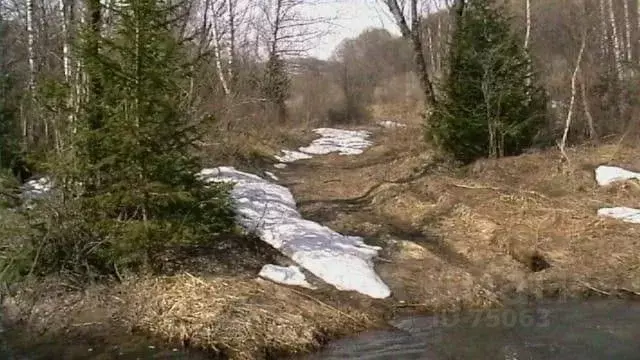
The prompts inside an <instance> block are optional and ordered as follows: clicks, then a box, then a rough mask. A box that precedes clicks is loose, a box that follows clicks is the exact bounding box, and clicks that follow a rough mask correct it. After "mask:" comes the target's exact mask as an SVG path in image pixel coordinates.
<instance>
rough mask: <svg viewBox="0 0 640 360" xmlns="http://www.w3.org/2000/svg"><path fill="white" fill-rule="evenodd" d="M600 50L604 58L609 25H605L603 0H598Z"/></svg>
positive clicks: (606, 50) (607, 47) (607, 45)
mask: <svg viewBox="0 0 640 360" xmlns="http://www.w3.org/2000/svg"><path fill="white" fill-rule="evenodd" d="M599 4H600V31H601V35H602V36H601V37H600V52H601V53H602V58H603V59H604V58H606V56H607V55H608V54H609V45H610V43H609V27H608V26H607V10H606V5H605V0H600V2H599Z"/></svg>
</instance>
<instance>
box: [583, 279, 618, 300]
mask: <svg viewBox="0 0 640 360" xmlns="http://www.w3.org/2000/svg"><path fill="white" fill-rule="evenodd" d="M579 283H580V285H582V286H584V287H586V288H587V289H589V290H591V291H594V292H597V293H598V294H601V295H605V296H611V293H609V292H606V291H604V290H600V289H598V288H595V287H593V286H591V285H589V284H587V283H586V282H584V281H580V282H579Z"/></svg>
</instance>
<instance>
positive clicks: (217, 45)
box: [205, 10, 231, 95]
mask: <svg viewBox="0 0 640 360" xmlns="http://www.w3.org/2000/svg"><path fill="white" fill-rule="evenodd" d="M205 11H206V10H205ZM212 23H213V24H212V29H213V52H214V53H215V54H214V55H215V57H216V60H215V61H216V69H217V71H218V78H219V79H220V84H221V85H222V90H223V91H224V94H225V95H229V94H230V93H231V91H230V90H229V84H228V83H227V79H226V78H225V74H224V69H223V68H222V59H221V57H222V53H221V51H220V40H221V39H220V36H219V34H218V19H216V16H215V14H214V15H213V17H212Z"/></svg>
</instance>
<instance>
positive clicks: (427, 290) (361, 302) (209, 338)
mask: <svg viewBox="0 0 640 360" xmlns="http://www.w3.org/2000/svg"><path fill="white" fill-rule="evenodd" d="M368 128H369V129H371V130H372V131H374V138H373V140H374V143H375V146H373V147H372V148H370V149H368V150H366V151H365V152H364V154H362V155H359V156H341V155H327V156H321V157H316V158H314V159H311V160H305V161H299V162H296V163H293V164H291V165H289V166H288V167H287V168H286V169H282V170H275V169H274V170H273V172H274V173H275V174H276V175H277V176H278V177H279V178H280V182H281V183H282V184H283V185H286V186H288V187H289V188H290V189H291V191H292V192H293V194H294V196H295V198H296V199H297V200H298V203H299V207H300V209H301V212H302V214H303V216H304V217H305V218H308V219H310V220H314V221H317V222H320V223H322V224H324V225H327V226H329V227H331V228H332V229H335V230H337V231H339V232H342V233H345V234H349V235H360V236H363V237H365V239H366V240H367V242H369V243H371V244H376V245H380V246H382V247H383V249H384V250H383V252H382V253H381V256H380V258H379V259H378V261H377V264H376V270H377V271H378V273H379V274H380V276H381V277H382V279H383V280H384V281H385V282H386V283H387V284H388V285H389V286H390V288H391V290H392V292H393V295H392V297H391V298H389V299H385V300H373V299H370V298H367V297H365V296H361V295H359V294H356V293H350V292H339V291H337V290H335V289H333V288H331V287H329V286H326V285H322V284H321V283H318V282H317V281H316V284H317V285H319V290H315V291H311V290H307V289H298V288H291V287H286V286H280V285H276V284H273V283H270V282H267V281H263V280H257V279H256V278H255V274H256V273H257V272H258V270H259V268H260V267H261V266H262V265H263V264H265V263H278V264H285V265H286V264H288V260H287V259H285V258H283V257H282V256H280V255H279V254H277V252H275V251H274V250H273V249H271V248H269V247H268V246H266V245H264V244H263V243H261V242H260V241H257V240H255V239H253V240H252V239H244V238H242V239H229V241H228V242H227V245H226V246H228V249H229V251H221V250H220V249H208V250H207V249H198V250H197V251H195V252H194V251H187V252H181V253H180V254H167V256H166V258H163V259H160V260H159V261H161V262H162V263H163V264H164V266H162V267H161V268H162V271H161V273H162V275H155V276H150V277H146V278H138V279H130V280H129V281H125V282H124V283H117V284H101V285H95V286H92V287H90V288H89V289H82V290H78V289H74V288H73V286H72V285H69V284H67V285H65V283H64V282H62V281H60V280H59V279H57V280H56V279H53V280H51V281H50V282H49V283H48V284H49V285H47V284H43V283H42V282H39V283H37V284H31V285H23V286H22V287H21V290H20V291H19V292H13V294H12V296H11V297H5V299H4V301H3V304H4V307H5V312H6V314H7V319H8V320H10V321H11V322H12V323H13V324H18V323H20V324H22V325H23V326H27V327H29V328H31V329H34V330H36V331H38V333H42V334H65V336H72V335H73V336H78V337H81V336H86V334H89V333H92V332H93V333H94V334H95V333H100V332H99V331H98V330H95V329H94V330H91V331H89V330H88V329H90V328H91V326H92V325H91V324H94V325H96V326H98V327H99V328H103V329H123V331H124V333H126V334H130V333H132V332H137V333H141V334H144V335H145V336H151V337H152V338H154V339H160V340H162V341H165V342H168V343H169V344H171V345H172V346H173V345H176V346H188V347H195V348H199V349H205V350H207V351H209V352H210V353H212V354H216V355H218V356H220V357H221V358H236V359H260V358H263V359H267V358H281V357H282V356H284V355H285V354H286V355H292V354H295V353H301V352H302V353H303V352H308V351H312V350H314V349H317V348H318V347H319V346H322V344H324V343H325V342H326V341H327V340H328V339H331V338H335V337H338V336H344V335H347V334H351V333H355V332H358V331H361V330H364V329H370V328H374V327H384V326H385V324H386V321H387V320H388V319H390V318H392V317H394V316H396V315H398V314H399V313H402V314H404V313H422V314H424V313H434V312H450V311H461V310H471V309H482V308H489V307H499V306H504V305H505V304H508V303H509V302H512V301H522V300H525V301H535V300H536V299H542V298H547V297H563V298H583V297H587V296H621V297H638V296H639V295H640V240H638V239H640V226H638V225H634V224H628V223H623V222H620V221H617V220H611V219H604V218H598V217H597V216H596V210H597V209H598V208H599V207H603V206H634V205H635V206H637V204H638V202H639V200H640V184H638V183H636V182H626V183H620V184H615V185H612V186H608V187H598V186H597V185H596V183H595V181H594V175H593V170H594V169H595V167H596V166H597V165H599V164H614V165H619V166H623V167H626V168H628V169H631V170H640V160H638V158H637V156H636V155H637V153H638V149H637V148H634V147H629V146H627V145H621V144H617V143H616V144H609V145H601V146H598V147H587V146H585V147H579V148H573V149H570V150H569V151H567V155H568V160H567V159H566V158H565V157H563V156H561V154H560V152H559V151H557V150H554V149H551V150H546V151H539V152H536V153H531V154H525V155H522V156H518V157H511V158H504V159H499V160H483V161H478V162H476V163H474V164H473V165H470V166H467V167H464V168H459V167H455V166H453V165H451V164H450V163H448V162H447V161H444V160H442V159H441V158H439V157H438V156H437V155H436V154H435V152H434V151H432V150H431V149H429V148H428V147H426V146H425V145H423V142H422V139H421V136H420V133H421V131H420V128H419V125H417V124H414V125H410V126H409V127H407V128H399V129H382V128H376V127H368ZM239 242H240V243H242V244H243V246H240V247H239V248H237V246H236V245H237V244H238V243H239ZM232 245H233V246H232ZM221 246H225V245H221ZM231 249H236V250H234V251H231ZM256 253H257V254H260V256H258V257H256V255H255V254H256ZM215 254H218V255H217V256H215ZM220 254H223V255H224V256H220ZM311 280H312V281H314V280H317V279H313V277H311ZM78 324H85V326H78ZM86 324H89V325H86ZM112 332H113V331H111V333H112ZM121 333H122V332H121ZM106 334H107V335H106V337H111V335H110V333H109V332H108V331H107V332H106ZM111 338H112V339H118V337H111ZM120 338H121V337H120ZM115 341H116V342H117V341H118V340H115Z"/></svg>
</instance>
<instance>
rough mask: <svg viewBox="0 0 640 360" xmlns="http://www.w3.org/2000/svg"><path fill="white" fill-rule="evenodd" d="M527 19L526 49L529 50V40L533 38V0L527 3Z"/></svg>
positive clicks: (528, 0) (527, 0)
mask: <svg viewBox="0 0 640 360" xmlns="http://www.w3.org/2000/svg"><path fill="white" fill-rule="evenodd" d="M525 18H526V22H527V30H526V32H525V34H524V48H525V49H529V39H530V38H531V0H526V1H525Z"/></svg>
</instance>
